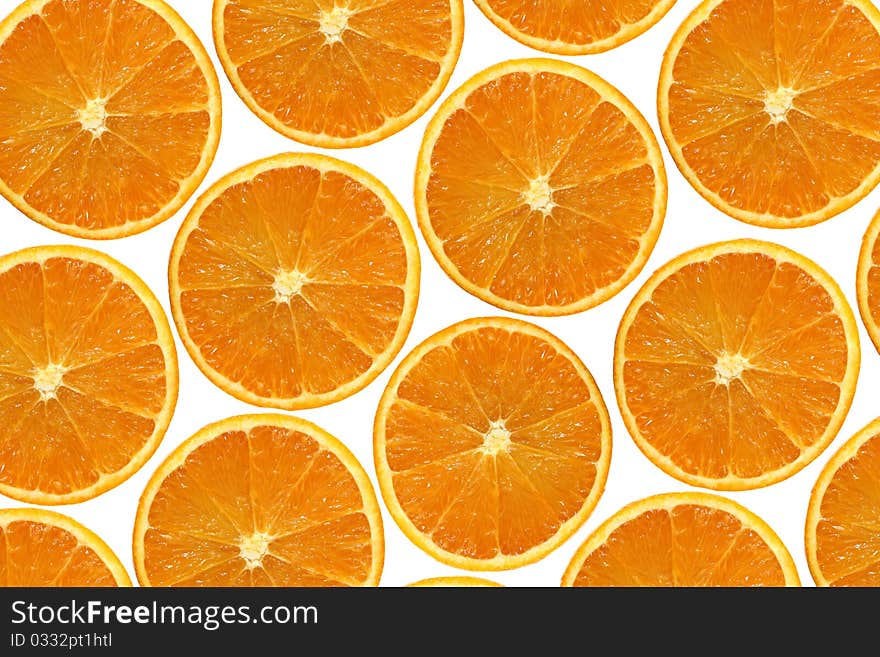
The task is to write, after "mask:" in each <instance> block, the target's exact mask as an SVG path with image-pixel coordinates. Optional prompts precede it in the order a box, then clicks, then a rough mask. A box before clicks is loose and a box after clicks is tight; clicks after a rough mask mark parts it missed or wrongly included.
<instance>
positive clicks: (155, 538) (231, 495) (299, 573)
mask: <svg viewBox="0 0 880 657" xmlns="http://www.w3.org/2000/svg"><path fill="white" fill-rule="evenodd" d="M384 545H385V544H384V538H383V534H382V517H381V514H380V512H379V504H378V502H377V500H376V494H375V493H374V492H373V487H372V484H370V480H369V478H368V477H367V473H366V472H364V469H363V468H362V467H361V465H360V464H359V463H358V462H357V459H355V457H354V456H353V455H352V453H351V452H349V451H348V450H347V449H346V448H345V446H344V445H343V444H342V443H341V442H339V441H338V440H337V439H336V438H334V437H333V436H331V435H330V434H328V433H327V432H326V431H324V430H322V429H320V428H318V427H316V426H315V425H314V424H312V423H310V422H306V421H305V420H300V419H298V418H294V417H289V416H285V415H243V416H240V417H233V418H229V419H227V420H223V421H221V422H217V423H214V424H211V425H208V426H207V427H205V428H203V429H202V430H200V431H199V432H198V433H196V434H195V435H194V436H192V437H191V438H190V439H189V440H187V441H185V442H184V443H183V444H182V445H180V447H178V448H177V449H176V450H174V451H173V452H172V453H171V454H170V455H169V456H168V458H167V459H165V461H164V462H163V463H162V465H160V466H159V468H158V469H157V470H156V472H155V473H154V474H153V476H152V478H151V479H150V482H149V483H148V484H147V488H146V490H144V493H143V495H142V496H141V501H140V504H139V505H138V510H137V518H136V520H135V528H134V564H135V570H136V572H137V577H138V580H139V581H140V583H141V584H142V585H144V586H322V587H323V586H375V585H377V584H378V582H379V576H380V575H381V573H382V561H383V557H384Z"/></svg>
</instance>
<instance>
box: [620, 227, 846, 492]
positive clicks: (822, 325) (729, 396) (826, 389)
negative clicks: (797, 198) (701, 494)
mask: <svg viewBox="0 0 880 657" xmlns="http://www.w3.org/2000/svg"><path fill="white" fill-rule="evenodd" d="M859 359H860V352H859V337H858V330H857V327H856V323H855V318H854V317H853V314H852V311H851V310H850V307H849V305H848V303H847V301H846V299H845V298H844V296H843V293H842V292H841V291H840V288H839V287H838V286H837V283H835V282H834V281H833V280H832V279H831V277H830V276H829V275H828V274H827V273H825V272H824V271H823V270H822V269H821V268H820V267H819V266H818V265H816V264H815V263H814V262H812V261H810V260H808V259H807V258H805V257H804V256H802V255H800V254H798V253H795V252H794V251H790V250H788V249H786V248H783V247H781V246H778V245H776V244H770V243H767V242H758V241H755V240H738V241H733V242H722V243H719V244H712V245H709V246H705V247H702V248H699V249H696V250H694V251H690V252H688V253H685V254H683V255H681V256H679V257H677V258H675V259H673V260H672V261H671V262H669V263H668V264H666V265H665V266H663V267H662V268H661V269H660V270H659V271H657V272H656V273H655V274H654V275H653V276H652V277H651V278H650V279H649V280H648V282H647V283H645V285H644V287H642V289H641V290H639V292H638V294H636V296H635V298H634V299H633V301H632V303H631V304H630V306H629V308H628V309H627V311H626V313H625V315H624V316H623V319H622V320H621V323H620V328H619V330H618V334H617V343H616V347H615V353H614V387H615V390H616V392H617V400H618V403H619V404H620V410H621V413H622V414H623V419H624V422H625V423H626V426H627V428H628V429H629V431H630V433H631V434H632V436H633V438H634V439H635V442H636V444H637V445H638V446H639V448H640V449H641V450H642V451H643V452H644V453H645V455H646V456H647V457H648V458H649V459H650V460H651V461H652V462H653V463H654V464H655V465H657V466H658V467H659V468H661V469H662V470H664V471H665V472H666V473H668V474H670V475H672V476H673V477H675V478H677V479H680V480H682V481H684V482H687V483H689V484H692V485H694V486H704V487H706V488H714V489H718V490H743V489H749V488H758V487H761V486H767V485H770V484H772V483H775V482H778V481H781V480H783V479H785V478H787V477H790V476H791V475H793V474H794V473H795V472H798V471H799V470H801V469H802V468H803V467H804V466H806V465H807V464H808V463H810V462H811V461H812V460H813V459H815V458H816V457H817V456H818V455H819V454H820V453H821V452H822V450H824V449H825V448H826V447H827V446H828V444H829V443H830V442H831V441H832V440H833V439H834V436H835V435H837V432H838V430H839V429H840V425H841V424H842V423H843V420H844V418H845V417H846V414H847V411H848V410H849V407H850V404H851V403H852V398H853V393H854V391H855V385H856V379H857V378H858V373H859Z"/></svg>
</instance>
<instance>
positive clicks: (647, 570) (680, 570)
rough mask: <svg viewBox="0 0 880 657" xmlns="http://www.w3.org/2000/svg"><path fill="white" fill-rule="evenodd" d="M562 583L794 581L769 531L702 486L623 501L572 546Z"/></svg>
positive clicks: (791, 563) (789, 561) (763, 583)
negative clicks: (703, 490)
mask: <svg viewBox="0 0 880 657" xmlns="http://www.w3.org/2000/svg"><path fill="white" fill-rule="evenodd" d="M562 585H563V586H664V587H666V586H726V587H729V586H800V579H799V578H798V574H797V568H796V567H795V565H794V561H793V560H792V558H791V555H790V554H789V552H788V550H787V549H786V548H785V546H784V545H783V544H782V541H780V540H779V537H778V536H777V535H776V533H775V532H774V531H773V530H772V529H771V528H770V527H769V526H768V525H767V523H765V522H764V521H763V520H761V519H760V518H759V517H758V516H756V515H755V514H754V513H752V512H751V511H749V510H748V509H746V508H745V507H742V506H740V505H739V504H736V503H735V502H731V501H730V500H727V499H724V498H723V497H718V496H717V495H708V494H706V493H669V494H666V495H655V496H654V497H649V498H647V499H644V500H641V501H639V502H634V503H633V504H630V505H629V506H626V507H624V508H623V509H621V510H620V511H618V512H617V513H615V514H614V515H613V516H611V518H609V519H608V520H606V521H605V522H604V523H603V524H602V525H601V526H600V527H599V528H598V529H597V530H596V531H595V532H593V534H592V535H591V536H590V537H589V538H588V539H587V540H586V542H585V543H584V544H583V545H582V546H581V547H580V549H578V551H577V553H576V554H575V555H574V557H573V558H572V560H571V563H570V564H569V566H568V568H567V569H566V571H565V575H564V576H563V578H562Z"/></svg>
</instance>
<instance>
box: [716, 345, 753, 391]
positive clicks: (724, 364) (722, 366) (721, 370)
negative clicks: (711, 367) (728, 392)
mask: <svg viewBox="0 0 880 657" xmlns="http://www.w3.org/2000/svg"><path fill="white" fill-rule="evenodd" d="M748 366H749V360H748V359H747V358H744V357H743V356H742V355H741V354H729V353H727V352H724V353H723V354H721V355H720V356H719V357H718V362H716V363H715V383H718V384H721V385H723V386H726V385H729V384H730V382H731V381H733V380H734V379H737V378H739V376H740V374H742V373H743V370H745V369H746V368H747V367H748Z"/></svg>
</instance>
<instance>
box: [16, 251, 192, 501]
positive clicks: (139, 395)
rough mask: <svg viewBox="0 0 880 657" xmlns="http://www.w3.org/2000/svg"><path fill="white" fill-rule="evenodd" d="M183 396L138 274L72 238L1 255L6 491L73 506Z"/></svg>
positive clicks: (143, 450) (102, 482)
mask: <svg viewBox="0 0 880 657" xmlns="http://www.w3.org/2000/svg"><path fill="white" fill-rule="evenodd" d="M176 401H177V356H176V352H175V349H174V338H173V337H172V335H171V329H170V327H169V326H168V320H167V319H166V318H165V314H164V312H163V311H162V307H161V306H160V305H159V302H158V301H157V300H156V297H155V296H153V293H152V292H151V291H150V290H149V289H148V288H147V286H146V285H145V284H144V282H143V281H141V279H140V278H138V277H137V275H136V274H135V273H134V272H132V271H130V270H129V269H127V268H126V267H124V266H123V265H121V264H120V263H118V262H116V261H115V260H113V259H112V258H110V257H109V256H106V255H104V254H102V253H99V252H97V251H92V250H91V249H84V248H81V247H75V246H44V247H37V248H33V249H25V250H24V251H17V252H16V253H12V254H10V255H6V256H3V257H2V258H0V427H2V435H0V493H3V494H4V495H8V496H9V497H12V498H15V499H17V500H22V501H24V502H31V503H34V504H70V503H73V502H81V501H83V500H87V499H90V498H92V497H95V496H96V495H99V494H100V493H103V492H104V491H106V490H109V489H110V488H113V487H114V486H117V485H118V484H120V483H122V482H123V481H125V480H126V479H128V477H130V476H131V475H132V474H134V472H136V471H137V470H138V469H139V468H140V467H141V466H142V465H143V464H144V463H145V462H146V460H147V459H148V458H150V456H151V455H152V454H153V452H154V451H155V450H156V447H158V445H159V442H160V441H161V440H162V436H163V435H164V434H165V430H166V429H167V428H168V424H169V423H170V421H171V415H172V413H173V412H174V405H175V402H176Z"/></svg>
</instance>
